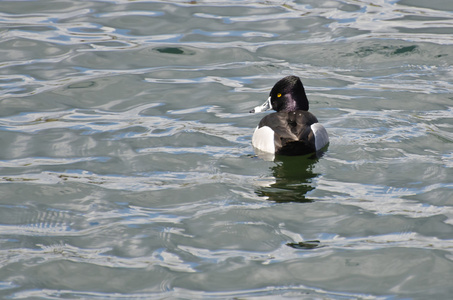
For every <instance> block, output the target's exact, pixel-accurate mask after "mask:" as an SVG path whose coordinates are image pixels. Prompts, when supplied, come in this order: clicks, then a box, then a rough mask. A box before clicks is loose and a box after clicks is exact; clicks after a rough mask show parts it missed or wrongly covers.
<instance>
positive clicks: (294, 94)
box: [250, 76, 329, 158]
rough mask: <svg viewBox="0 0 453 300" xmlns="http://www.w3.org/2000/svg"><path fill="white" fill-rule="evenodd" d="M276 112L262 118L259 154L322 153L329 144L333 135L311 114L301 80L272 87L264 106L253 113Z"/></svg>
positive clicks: (291, 78) (257, 135) (288, 80)
mask: <svg viewBox="0 0 453 300" xmlns="http://www.w3.org/2000/svg"><path fill="white" fill-rule="evenodd" d="M270 109H273V110H275V111H276V112H275V113H272V114H269V115H267V116H265V117H264V118H263V119H261V121H260V123H259V124H258V127H257V128H256V129H255V132H254V133H253V137H252V145H253V147H254V148H255V149H256V150H258V151H259V152H264V153H268V154H269V155H270V157H268V158H272V157H273V156H274V154H282V155H305V154H309V153H313V152H317V151H320V150H321V149H322V148H324V147H325V146H326V145H327V144H328V143H329V136H328V134H327V131H326V129H325V128H324V126H322V125H321V124H319V123H318V119H316V117H315V116H314V115H313V114H312V113H310V112H308V99H307V96H306V95H305V89H304V86H303V85H302V82H301V81H300V79H299V77H296V76H287V77H285V78H283V79H281V80H279V81H278V82H277V83H276V84H275V85H274V87H273V88H272V90H271V92H270V94H269V98H268V99H267V101H266V102H264V104H263V105H261V106H257V107H255V108H254V109H252V110H251V111H250V112H251V113H256V112H261V111H266V110H270Z"/></svg>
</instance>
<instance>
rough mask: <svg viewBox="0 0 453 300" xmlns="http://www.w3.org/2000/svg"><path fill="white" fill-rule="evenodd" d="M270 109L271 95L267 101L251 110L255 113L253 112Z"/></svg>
mask: <svg viewBox="0 0 453 300" xmlns="http://www.w3.org/2000/svg"><path fill="white" fill-rule="evenodd" d="M270 109H272V104H271V97H269V98H267V100H266V102H264V103H263V104H261V105H259V106H257V107H255V108H254V109H252V110H251V111H250V112H251V113H252V114H253V113H259V112H262V111H266V110H270Z"/></svg>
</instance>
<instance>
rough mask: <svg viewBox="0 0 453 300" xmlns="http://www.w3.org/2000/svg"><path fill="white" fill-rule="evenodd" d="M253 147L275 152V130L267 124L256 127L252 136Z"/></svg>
mask: <svg viewBox="0 0 453 300" xmlns="http://www.w3.org/2000/svg"><path fill="white" fill-rule="evenodd" d="M252 145H253V147H255V148H257V149H259V150H261V151H263V152H268V153H275V144H274V131H273V130H272V129H271V128H270V127H267V126H263V127H261V128H258V127H257V128H256V129H255V132H254V133H253V137H252Z"/></svg>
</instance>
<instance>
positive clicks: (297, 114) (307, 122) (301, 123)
mask: <svg viewBox="0 0 453 300" xmlns="http://www.w3.org/2000/svg"><path fill="white" fill-rule="evenodd" d="M317 122H318V119H316V117H315V116H314V115H313V114H312V113H310V112H308V111H303V110H296V111H292V112H276V113H272V114H269V115H267V116H265V117H264V118H263V119H262V120H261V122H260V123H259V125H258V126H259V127H263V126H268V127H270V128H271V129H272V130H273V131H274V141H275V153H277V154H283V155H304V154H308V153H312V152H315V151H316V148H315V138H314V135H313V132H312V130H311V128H310V126H311V125H312V124H314V123H317Z"/></svg>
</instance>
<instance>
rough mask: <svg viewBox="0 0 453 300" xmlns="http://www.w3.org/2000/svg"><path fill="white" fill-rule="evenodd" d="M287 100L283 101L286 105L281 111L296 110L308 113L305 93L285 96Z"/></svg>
mask: <svg viewBox="0 0 453 300" xmlns="http://www.w3.org/2000/svg"><path fill="white" fill-rule="evenodd" d="M286 97H287V99H286V101H285V103H286V105H285V108H284V109H283V110H284V111H287V112H290V111H296V110H305V111H308V99H307V96H306V95H305V93H298V94H297V95H294V94H287V95H286Z"/></svg>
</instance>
